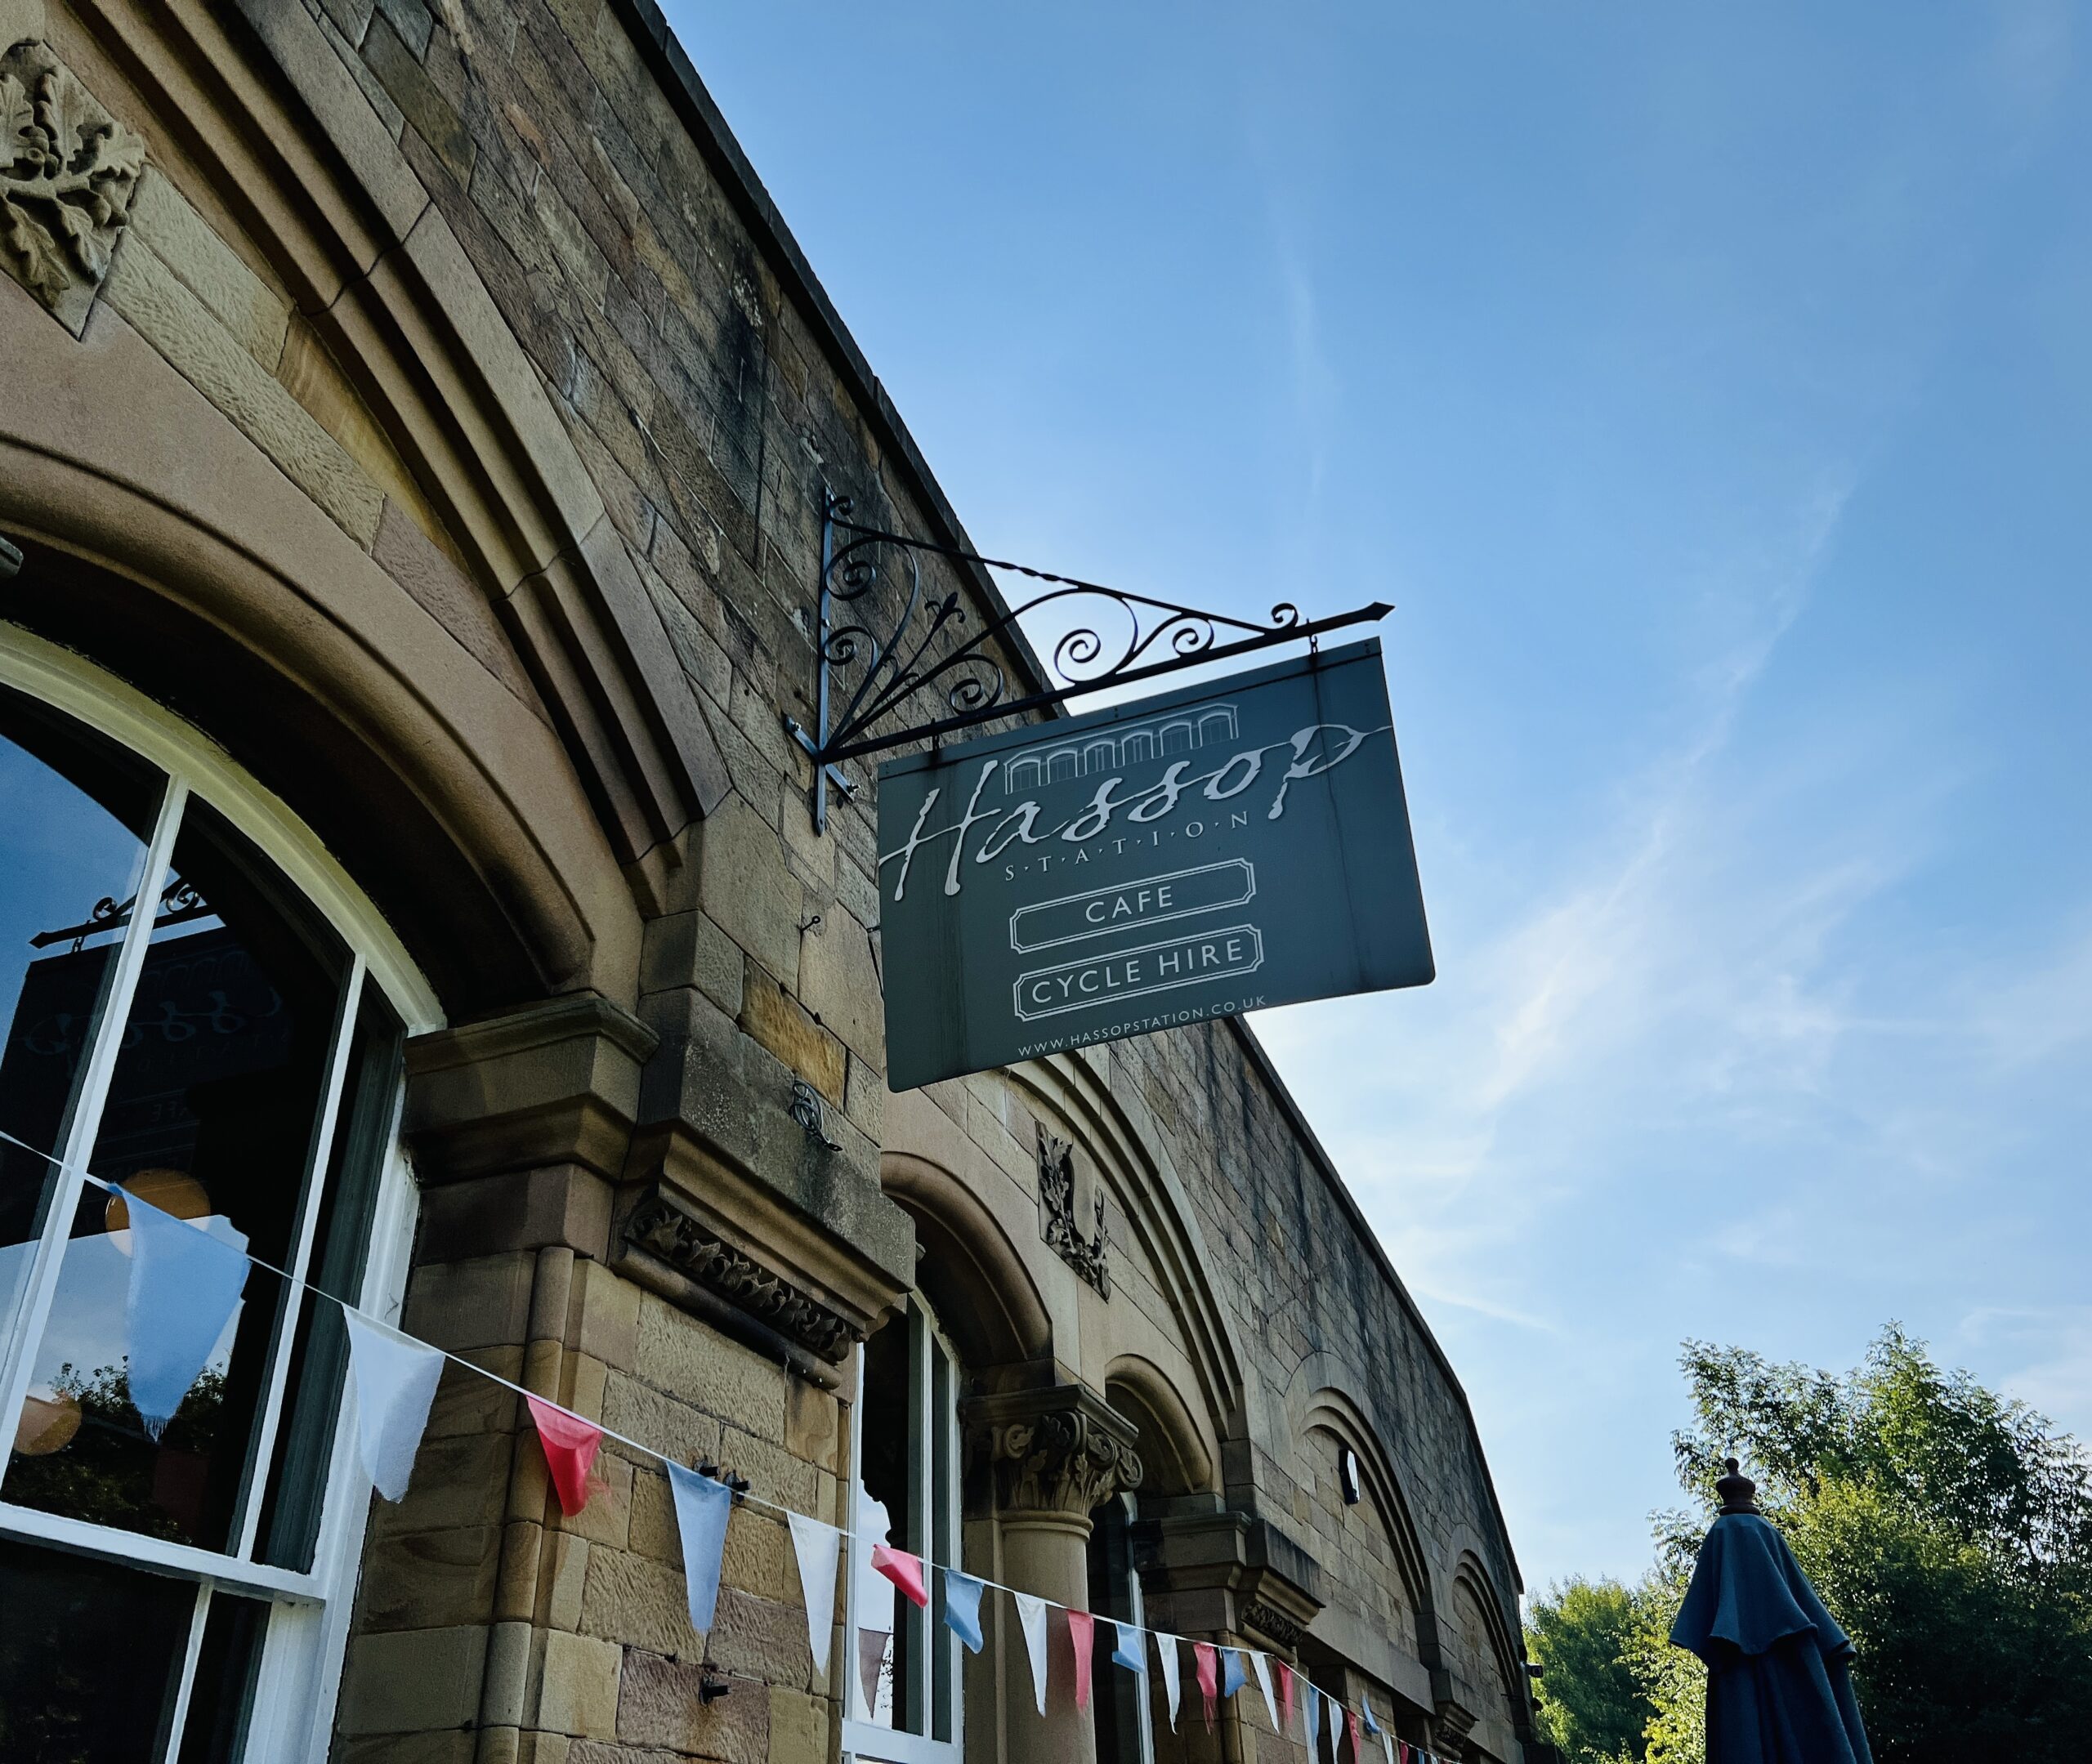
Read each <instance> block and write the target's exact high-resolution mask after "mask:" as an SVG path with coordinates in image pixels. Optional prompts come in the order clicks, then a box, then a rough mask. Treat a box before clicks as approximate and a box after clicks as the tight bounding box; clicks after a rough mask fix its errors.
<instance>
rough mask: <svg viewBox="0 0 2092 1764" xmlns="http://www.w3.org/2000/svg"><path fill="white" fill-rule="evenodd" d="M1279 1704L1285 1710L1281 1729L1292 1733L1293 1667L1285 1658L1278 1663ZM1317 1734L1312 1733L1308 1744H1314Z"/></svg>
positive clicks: (1280, 1724) (1283, 1731) (1280, 1725)
mask: <svg viewBox="0 0 2092 1764" xmlns="http://www.w3.org/2000/svg"><path fill="white" fill-rule="evenodd" d="M1278 1706H1279V1707H1280V1708H1281V1709H1283V1710H1284V1711H1285V1716H1284V1718H1283V1719H1282V1720H1281V1722H1280V1723H1279V1731H1281V1733H1290V1732H1291V1731H1293V1668H1291V1667H1290V1666H1289V1665H1287V1664H1285V1661H1284V1660H1281V1661H1280V1662H1279V1663H1278ZM1314 1740H1315V1736H1314V1735H1312V1734H1310V1735H1308V1744H1310V1745H1312V1744H1314Z"/></svg>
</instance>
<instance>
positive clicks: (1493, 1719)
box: [1446, 1549, 1527, 1759]
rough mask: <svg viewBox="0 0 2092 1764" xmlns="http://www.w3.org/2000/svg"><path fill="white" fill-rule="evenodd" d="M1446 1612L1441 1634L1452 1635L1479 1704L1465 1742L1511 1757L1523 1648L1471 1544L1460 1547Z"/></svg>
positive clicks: (1517, 1729)
mask: <svg viewBox="0 0 2092 1764" xmlns="http://www.w3.org/2000/svg"><path fill="white" fill-rule="evenodd" d="M1448 1616H1449V1618H1450V1619H1451V1620H1450V1622H1449V1623H1448V1624H1447V1625H1446V1628H1447V1629H1448V1630H1450V1631H1451V1635H1450V1636H1449V1637H1447V1639H1449V1640H1451V1641H1454V1643H1455V1659H1456V1660H1457V1661H1458V1662H1459V1664H1460V1665H1461V1667H1462V1668H1464V1670H1463V1673H1462V1676H1464V1677H1467V1678H1468V1681H1469V1682H1470V1683H1471V1685H1472V1686H1473V1695H1475V1696H1476V1697H1477V1699H1479V1701H1480V1704H1481V1706H1480V1707H1478V1708H1474V1709H1473V1710H1472V1711H1470V1713H1472V1714H1473V1717H1474V1722H1473V1726H1472V1727H1471V1728H1470V1729H1469V1731H1468V1740H1469V1742H1470V1744H1471V1747H1472V1748H1475V1749H1479V1750H1481V1751H1483V1752H1486V1753H1488V1754H1489V1755H1490V1756H1491V1757H1498V1758H1506V1759H1508V1758H1510V1757H1514V1756H1515V1755H1516V1752H1515V1748H1516V1745H1517V1741H1518V1736H1519V1735H1520V1733H1521V1731H1522V1729H1523V1728H1524V1727H1525V1726H1526V1725H1527V1722H1526V1715H1525V1708H1526V1698H1525V1691H1524V1685H1525V1674H1524V1668H1523V1665H1522V1662H1523V1660H1524V1658H1525V1650H1523V1648H1522V1647H1521V1646H1518V1644H1517V1643H1515V1642H1514V1641H1513V1639H1512V1637H1511V1632H1510V1628H1509V1625H1508V1624H1507V1623H1506V1622H1505V1620H1504V1610H1503V1605H1502V1603H1501V1601H1500V1600H1499V1599H1498V1598H1497V1597H1496V1595H1495V1590H1494V1588H1493V1586H1492V1584H1491V1580H1490V1576H1489V1571H1488V1570H1487V1569H1486V1568H1485V1567H1484V1566H1483V1565H1482V1560H1481V1558H1480V1557H1479V1556H1477V1555H1476V1554H1475V1552H1473V1550H1471V1549H1464V1550H1462V1551H1461V1552H1460V1554H1459V1559H1458V1561H1456V1562H1455V1566H1454V1570H1453V1575H1452V1597H1451V1609H1450V1610H1449V1612H1448ZM1491 1704H1494V1705H1495V1707H1494V1708H1492V1707H1491Z"/></svg>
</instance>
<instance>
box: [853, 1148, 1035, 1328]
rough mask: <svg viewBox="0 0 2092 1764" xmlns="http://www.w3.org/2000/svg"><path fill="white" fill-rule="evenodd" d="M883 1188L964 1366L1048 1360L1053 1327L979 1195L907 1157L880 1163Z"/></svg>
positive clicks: (936, 1167) (934, 1166) (935, 1166)
mask: <svg viewBox="0 0 2092 1764" xmlns="http://www.w3.org/2000/svg"><path fill="white" fill-rule="evenodd" d="M879 1181H880V1185H881V1186H882V1187H883V1188H884V1189H885V1190H886V1193H887V1198H888V1199H892V1200H893V1201H896V1202H897V1203H898V1204H900V1205H901V1207H902V1208H904V1209H905V1211H906V1212H907V1213H908V1216H909V1217H910V1218H911V1219H912V1220H914V1224H915V1240H916V1242H917V1244H919V1245H920V1246H921V1260H920V1262H919V1265H918V1267H917V1271H916V1279H917V1283H918V1284H919V1285H920V1286H921V1287H922V1288H923V1294H924V1296H925V1297H928V1300H929V1301H930V1303H931V1305H932V1306H933V1307H934V1308H935V1310H936V1313H937V1315H938V1317H939V1318H940V1320H941V1321H942V1323H943V1325H944V1329H945V1333H946V1334H947V1335H949V1336H950V1338H951V1342H952V1345H953V1346H954V1347H956V1348H957V1349H958V1350H959V1357H960V1359H961V1360H963V1361H964V1362H965V1364H967V1365H968V1367H970V1368H973V1369H984V1368H989V1367H996V1366H1010V1365H1019V1364H1031V1363H1034V1362H1039V1361H1044V1360H1051V1359H1052V1357H1053V1321H1052V1320H1051V1318H1049V1317H1048V1315H1047V1311H1046V1306H1045V1302H1044V1299H1042V1298H1041V1297H1040V1296H1039V1288H1038V1285H1037V1284H1036V1283H1035V1281H1034V1280H1033V1279H1032V1277H1031V1271H1030V1269H1028V1268H1027V1267H1026V1266H1025V1265H1024V1260H1023V1258H1022V1257H1021V1256H1019V1255H1018V1253H1017V1247H1016V1245H1014V1244H1012V1243H1011V1242H1010V1240H1009V1237H1008V1234H1007V1233H1005V1232H1004V1230H1003V1228H1002V1226H1001V1225H1000V1224H999V1222H998V1221H996V1218H995V1215H994V1214H993V1213H992V1212H990V1211H989V1210H988V1208H987V1206H986V1204H984V1203H983V1202H982V1200H981V1198H980V1196H979V1195H977V1194H976V1193H975V1192H974V1191H973V1190H972V1189H971V1188H970V1187H968V1186H967V1185H966V1183H964V1182H963V1181H961V1180H960V1179H959V1177H956V1176H954V1175H953V1174H952V1172H950V1171H949V1170H947V1169H946V1168H945V1167H944V1166H943V1165H942V1164H941V1163H933V1162H932V1161H931V1160H930V1159H928V1158H923V1157H919V1156H917V1155H916V1154H914V1153H912V1152H896V1151H889V1152H887V1154H885V1155H884V1156H883V1158H882V1159H880V1160H879Z"/></svg>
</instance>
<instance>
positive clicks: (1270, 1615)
mask: <svg viewBox="0 0 2092 1764" xmlns="http://www.w3.org/2000/svg"><path fill="white" fill-rule="evenodd" d="M1242 1627H1243V1628H1245V1629H1246V1630H1248V1631H1249V1632H1251V1633H1252V1634H1254V1635H1259V1636H1262V1637H1263V1638H1264V1639H1265V1640H1266V1641H1268V1642H1270V1643H1271V1644H1272V1646H1273V1647H1275V1648H1277V1649H1278V1650H1280V1651H1281V1653H1285V1654H1290V1653H1291V1652H1292V1651H1293V1650H1294V1649H1295V1648H1297V1647H1299V1646H1300V1638H1301V1637H1302V1636H1303V1635H1304V1634H1305V1633H1306V1632H1307V1625H1306V1624H1305V1623H1302V1622H1301V1621H1300V1620H1299V1619H1298V1618H1297V1617H1294V1616H1293V1615H1292V1614H1290V1613H1289V1612H1286V1611H1282V1610H1280V1609H1279V1608H1278V1607H1277V1606H1276V1605H1267V1604H1266V1603H1265V1602H1264V1601H1263V1600H1262V1599H1245V1601H1243V1604H1242Z"/></svg>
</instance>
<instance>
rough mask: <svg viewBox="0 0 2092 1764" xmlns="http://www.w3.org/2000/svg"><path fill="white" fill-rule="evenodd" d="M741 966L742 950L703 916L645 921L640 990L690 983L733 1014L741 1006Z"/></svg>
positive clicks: (694, 914) (680, 915)
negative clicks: (644, 944)
mask: <svg viewBox="0 0 2092 1764" xmlns="http://www.w3.org/2000/svg"><path fill="white" fill-rule="evenodd" d="M745 966H746V962H745V961H744V958H743V956H742V953H741V949H740V945H738V944H736V943H735V941H734V940H733V939H732V938H731V937H729V936H727V935H726V932H725V931H722V930H721V929H720V928H719V927H718V926H717V924H716V923H715V922H713V920H711V919H710V918H707V917H706V916H705V915H704V913H699V912H695V911H693V912H689V913H664V914H663V915H662V916H661V917H660V918H655V919H650V920H648V921H647V924H646V946H645V949H644V951H643V953H642V954H641V963H640V989H641V991H643V992H665V991H667V990H668V989H671V988H673V987H677V986H691V985H694V986H695V987H696V988H697V989H698V990H699V991H700V992H702V993H703V994H704V995H705V997H706V998H709V999H710V1000H711V1001H712V1002H713V1003H714V1004H716V1005H717V1006H718V1007H719V1008H720V1009H721V1010H722V1011H724V1012H727V1013H728V1015H730V1016H731V1015H732V1014H734V1013H735V1012H739V1011H740V1008H741V977H742V971H743V970H744V967H745Z"/></svg>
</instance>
